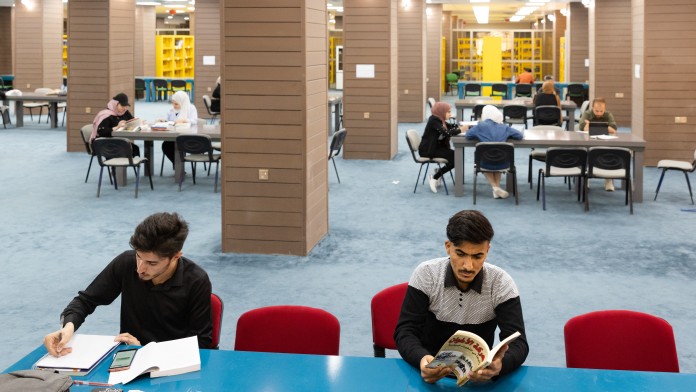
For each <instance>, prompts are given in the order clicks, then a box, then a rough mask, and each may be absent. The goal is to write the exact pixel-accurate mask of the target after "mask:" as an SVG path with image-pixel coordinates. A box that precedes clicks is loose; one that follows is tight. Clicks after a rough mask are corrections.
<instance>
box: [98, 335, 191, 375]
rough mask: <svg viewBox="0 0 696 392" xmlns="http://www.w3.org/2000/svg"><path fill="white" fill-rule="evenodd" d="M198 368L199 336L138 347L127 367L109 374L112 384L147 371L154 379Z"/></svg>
mask: <svg viewBox="0 0 696 392" xmlns="http://www.w3.org/2000/svg"><path fill="white" fill-rule="evenodd" d="M197 370H201V355H200V351H199V349H198V338H197V337H196V336H191V337H188V338H183V339H176V340H169V341H166V342H150V343H148V344H146V345H145V346H143V347H141V348H139V349H138V351H137V352H136V353H135V357H134V358H133V362H132V363H131V365H130V368H129V369H128V370H122V371H117V372H111V373H109V384H112V385H114V384H126V383H129V382H131V381H133V380H134V379H135V378H136V377H138V376H140V375H141V374H145V373H150V378H155V377H164V376H175V375H177V374H184V373H189V372H195V371H197Z"/></svg>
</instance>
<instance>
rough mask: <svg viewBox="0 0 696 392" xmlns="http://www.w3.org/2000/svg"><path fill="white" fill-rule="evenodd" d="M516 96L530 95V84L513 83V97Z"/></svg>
mask: <svg viewBox="0 0 696 392" xmlns="http://www.w3.org/2000/svg"><path fill="white" fill-rule="evenodd" d="M517 97H529V98H531V97H532V85H531V84H525V83H520V84H516V85H515V98H517Z"/></svg>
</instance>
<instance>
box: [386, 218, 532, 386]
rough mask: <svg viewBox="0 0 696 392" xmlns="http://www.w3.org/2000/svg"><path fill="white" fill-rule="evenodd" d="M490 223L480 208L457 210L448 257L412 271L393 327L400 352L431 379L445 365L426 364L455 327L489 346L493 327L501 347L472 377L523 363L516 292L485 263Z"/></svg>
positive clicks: (506, 278)
mask: <svg viewBox="0 0 696 392" xmlns="http://www.w3.org/2000/svg"><path fill="white" fill-rule="evenodd" d="M493 234H494V232H493V227H492V226H491V223H490V222H489V221H488V219H486V217H485V216H484V215H483V214H482V213H481V212H479V211H475V210H464V211H459V212H458V213H456V214H455V215H454V216H452V217H451V218H450V219H449V222H448V224H447V239H446V240H445V252H446V253H447V256H448V257H439V258H435V259H432V260H428V261H424V262H422V263H421V264H420V265H418V267H416V269H415V271H414V272H413V274H412V275H411V278H410V279H409V282H408V288H407V289H406V296H405V297H404V301H403V304H402V306H401V314H400V316H399V321H398V323H397V325H396V329H395V331H394V341H395V342H396V348H397V349H398V350H399V354H401V357H402V358H403V359H404V360H405V361H406V362H408V363H409V364H411V365H412V366H413V367H415V368H417V369H420V372H421V377H423V380H425V381H426V382H428V383H434V382H436V381H438V380H439V379H441V378H442V377H445V376H446V375H447V374H449V373H450V372H451V371H452V369H451V368H449V367H444V368H436V369H430V368H427V367H426V365H428V364H429V363H430V362H431V361H432V360H433V355H434V354H435V353H437V352H438V350H439V349H440V347H442V345H443V343H444V342H445V341H447V339H449V337H450V336H452V334H453V333H454V332H455V331H457V330H464V331H470V332H473V333H475V334H477V335H479V336H481V337H482V338H483V339H484V340H486V343H488V346H489V347H493V341H494V339H495V331H496V328H500V334H499V338H500V340H501V341H502V340H503V339H505V338H507V337H508V336H510V335H512V334H513V333H515V332H519V333H520V336H519V337H518V338H517V339H515V340H513V341H512V342H510V343H509V344H507V345H505V346H503V347H502V348H501V350H500V351H498V353H497V354H496V355H495V357H494V358H493V361H492V362H491V364H490V365H489V366H488V367H486V368H484V369H481V370H478V371H477V372H475V373H469V374H468V376H469V379H470V380H472V381H488V380H491V379H492V378H494V377H497V376H502V375H504V374H507V373H510V372H511V371H513V370H515V369H517V368H518V367H520V366H521V365H522V363H523V362H524V361H525V359H526V358H527V354H528V353H529V345H528V344H527V338H526V335H525V328H524V319H523V317H522V304H521V302H520V295H519V291H518V290H517V286H516V285H515V282H514V281H513V280H512V278H511V277H510V275H508V273H507V272H505V271H504V270H503V269H501V268H500V267H497V266H495V265H492V264H489V263H486V258H487V256H488V252H489V251H490V248H491V240H492V239H493Z"/></svg>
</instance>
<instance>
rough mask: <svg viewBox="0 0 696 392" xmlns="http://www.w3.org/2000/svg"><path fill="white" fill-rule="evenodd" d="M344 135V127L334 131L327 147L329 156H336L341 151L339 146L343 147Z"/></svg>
mask: <svg viewBox="0 0 696 392" xmlns="http://www.w3.org/2000/svg"><path fill="white" fill-rule="evenodd" d="M346 135H348V133H347V131H346V129H345V128H341V130H339V131H338V132H336V133H334V135H333V138H332V139H331V147H330V149H329V158H333V157H335V156H338V154H340V153H341V148H343V142H344V141H345V140H346Z"/></svg>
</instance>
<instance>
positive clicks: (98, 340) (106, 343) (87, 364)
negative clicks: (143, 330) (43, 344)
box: [34, 334, 121, 376]
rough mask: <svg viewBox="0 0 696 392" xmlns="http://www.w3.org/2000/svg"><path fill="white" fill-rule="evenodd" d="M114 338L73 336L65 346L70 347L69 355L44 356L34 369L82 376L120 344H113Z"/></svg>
mask: <svg viewBox="0 0 696 392" xmlns="http://www.w3.org/2000/svg"><path fill="white" fill-rule="evenodd" d="M114 338H115V336H102V335H82V334H75V335H73V337H72V339H70V341H69V342H68V344H66V345H65V347H72V349H73V350H72V352H71V353H70V354H66V355H64V356H62V357H54V356H52V355H50V354H46V355H44V356H43V357H42V358H41V359H39V360H38V361H37V362H36V364H35V365H34V367H35V368H36V369H41V370H49V371H52V372H53V371H55V372H58V373H61V374H67V375H69V376H84V375H86V374H87V373H89V372H90V371H92V369H94V368H95V367H96V366H97V365H98V364H99V363H100V362H101V361H102V360H103V359H104V358H105V357H107V356H108V355H109V353H110V352H112V351H113V350H114V349H115V348H116V347H117V346H118V345H119V344H121V343H120V342H115V341H114Z"/></svg>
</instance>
